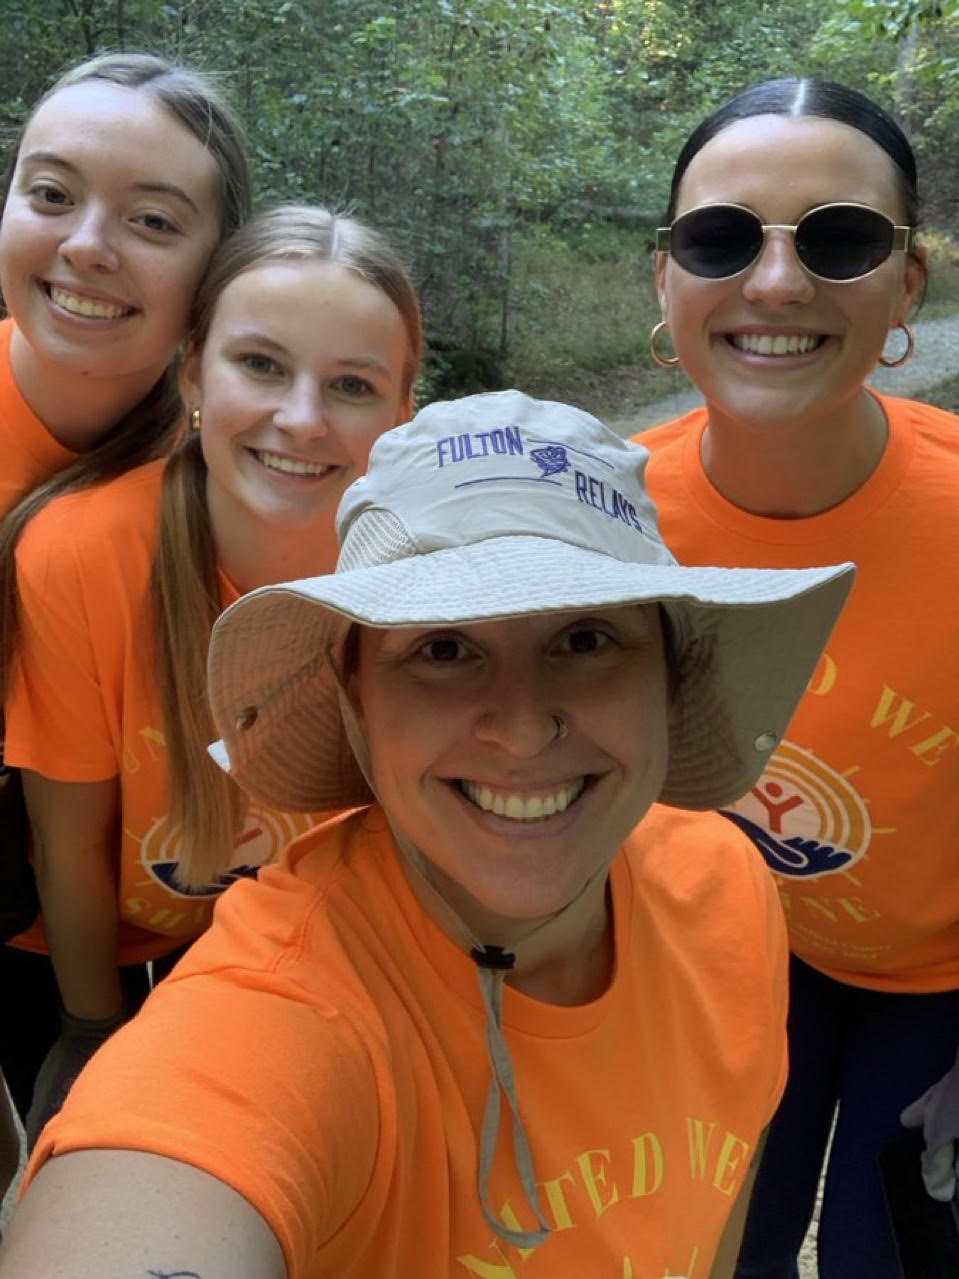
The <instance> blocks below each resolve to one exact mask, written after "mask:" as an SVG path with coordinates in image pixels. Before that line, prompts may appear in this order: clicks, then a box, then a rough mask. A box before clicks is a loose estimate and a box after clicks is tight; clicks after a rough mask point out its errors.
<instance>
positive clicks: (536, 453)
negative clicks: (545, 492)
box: [530, 444, 569, 478]
mask: <svg viewBox="0 0 959 1279" xmlns="http://www.w3.org/2000/svg"><path fill="white" fill-rule="evenodd" d="M530 457H531V458H532V459H533V461H534V462H535V463H536V465H537V466H538V467H539V469H540V470H541V471H542V473H543V477H544V478H545V477H546V476H547V475H562V473H563V472H564V471H568V470H569V458H568V457H567V455H566V450H565V449H564V448H563V446H562V444H549V445H547V446H546V448H542V449H531V450H530Z"/></svg>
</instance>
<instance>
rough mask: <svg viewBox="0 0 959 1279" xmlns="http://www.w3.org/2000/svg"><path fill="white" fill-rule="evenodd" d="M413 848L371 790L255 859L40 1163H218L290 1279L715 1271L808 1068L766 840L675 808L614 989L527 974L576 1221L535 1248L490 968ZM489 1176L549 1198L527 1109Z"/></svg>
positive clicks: (559, 1177) (522, 1092)
mask: <svg viewBox="0 0 959 1279" xmlns="http://www.w3.org/2000/svg"><path fill="white" fill-rule="evenodd" d="M399 856H400V855H399V853H398V852H397V850H396V846H395V844H394V842H393V839H392V836H391V834H390V832H389V828H388V826H387V824H386V820H385V817H384V815H383V812H382V810H381V809H379V808H377V807H373V808H370V809H367V810H363V811H360V812H358V813H354V814H352V815H349V816H347V817H345V818H341V819H338V820H336V821H334V822H331V823H329V824H327V825H326V826H323V827H320V828H319V829H318V830H316V831H313V832H311V833H310V834H308V835H306V836H304V837H303V838H302V839H299V840H297V842H296V843H295V844H294V845H293V846H292V847H291V848H290V849H288V850H287V852H286V853H285V854H284V856H283V858H282V859H281V862H280V864H279V865H277V866H272V867H268V868H267V869H265V870H264V871H263V873H262V874H261V875H260V878H259V880H258V881H249V880H244V881H242V882H240V883H237V884H236V885H234V887H233V888H231V889H230V891H229V893H227V894H226V895H225V897H223V899H222V900H221V901H220V903H219V904H218V906H217V909H216V914H215V917H214V922H213V926H212V927H211V929H210V930H209V931H208V932H207V933H206V934H205V935H204V936H203V937H202V938H201V939H200V940H199V941H198V942H197V943H196V945H195V946H194V947H193V948H192V949H191V951H190V952H189V954H188V955H187V956H186V957H185V958H184V959H183V960H182V961H181V962H180V964H179V965H178V966H177V967H176V969H175V970H174V972H173V974H172V976H171V977H169V978H168V979H167V980H166V981H164V982H163V983H162V984H161V985H160V986H159V987H158V988H157V990H156V991H155V992H154V993H153V995H152V996H151V997H150V999H149V1000H148V1001H147V1003H146V1005H145V1007H144V1009H143V1011H142V1012H141V1013H140V1014H139V1015H138V1016H137V1017H136V1018H135V1019H134V1021H133V1022H131V1023H130V1024H129V1025H128V1026H126V1027H125V1028H124V1029H123V1030H121V1031H119V1032H118V1033H117V1034H116V1035H115V1036H114V1037H113V1038H112V1039H111V1040H110V1041H109V1042H108V1043H107V1044H106V1045H105V1046H104V1048H103V1049H101V1051H100V1052H99V1053H98V1054H97V1056H96V1057H95V1059H94V1060H93V1062H92V1063H91V1065H90V1066H89V1067H88V1068H87V1069H86V1070H85V1071H84V1072H83V1074H82V1075H81V1076H80V1078H79V1080H78V1081H77V1083H76V1084H75V1085H74V1088H73V1090H72V1092H71V1093H70V1096H69V1098H68V1099H67V1103H66V1105H65V1107H64V1109H63V1111H62V1112H61V1113H60V1115H59V1116H58V1117H57V1118H56V1119H55V1120H53V1122H52V1123H50V1124H49V1125H48V1127H47V1128H46V1129H45V1130H44V1132H43V1135H42V1137H41V1139H40V1142H39V1145H38V1147H37V1151H36V1154H35V1156H34V1160H33V1163H32V1165H31V1175H33V1173H35V1171H36V1170H37V1168H38V1167H39V1165H40V1164H41V1163H43V1162H44V1161H45V1160H46V1159H48V1158H49V1157H51V1156H54V1155H60V1154H63V1153H66V1152H67V1151H72V1150H78V1149H90V1148H94V1147H95V1148H101V1149H102V1148H109V1149H131V1150H140V1151H149V1152H154V1153H156V1154H160V1155H164V1156H167V1157H170V1158H174V1159H179V1160H181V1161H183V1162H186V1163H189V1164H192V1165H195V1166H196V1167H198V1168H201V1169H203V1170H205V1171H207V1172H209V1173H211V1174H212V1175H213V1176H215V1177H218V1178H219V1179H220V1180H222V1181H224V1182H226V1183H227V1184H228V1185H230V1186H232V1187H234V1188H235V1189H236V1190H237V1191H238V1192H239V1193H240V1194H242V1195H243V1196H244V1197H245V1198H246V1199H247V1200H248V1201H249V1202H250V1203H252V1204H253V1205H254V1206H255V1207H256V1208H257V1209H258V1210H259V1212H260V1213H261V1214H262V1215H263V1217H264V1218H265V1219H266V1221H267V1222H268V1223H269V1225H270V1227H271V1229H272V1230H273V1231H274V1233H275V1234H276V1236H277V1238H278V1240H279V1241H280V1244H281V1246H282V1248H283V1251H284V1254H285V1256H286V1262H287V1266H288V1273H289V1276H290V1279H320V1276H329V1275H336V1276H337V1279H369V1276H372V1275H376V1276H377V1279H389V1277H391V1276H392V1277H393V1279H411V1276H414V1275H415V1276H416V1279H449V1276H452V1275H461V1276H464V1277H466V1276H473V1277H474V1279H513V1277H514V1276H515V1277H518V1276H522V1279H538V1277H542V1279H556V1276H559V1275H562V1276H573V1275H575V1276H576V1279H621V1277H622V1276H624V1275H635V1276H636V1279H640V1276H642V1277H643V1279H646V1277H647V1276H662V1275H674V1276H688V1279H707V1276H708V1274H709V1270H710V1264H711V1262H712V1260H713V1257H714V1254H715V1250H716V1247H717V1244H718V1241H719V1239H720V1237H721V1235H722V1231H723V1229H724V1226H725V1224H726V1221H727V1219H728V1216H729V1213H730V1210H731V1208H732V1206H733V1204H734V1202H735V1199H736V1196H737V1194H738V1192H739V1190H740V1187H741V1185H742V1182H743V1178H744V1176H745V1173H746V1170H747V1167H748V1164H749V1161H750V1158H751V1155H752V1153H753V1151H754V1149H755V1146H756V1142H757V1140H758V1138H759V1135H760V1133H761V1132H762V1130H763V1128H764V1127H765V1126H766V1124H767V1123H768V1122H769V1119H770V1117H771V1116H772V1114H773V1112H774V1110H775V1109H776V1106H777V1103H778V1100H779V1097H780V1094H781V1091H782V1088H783V1085H784V1081H785V1075H786V1046H785V1006H786V955H787V949H786V938H785V929H784V926H783V921H782V912H781V910H780V908H779V903H778V901H777V899H776V892H775V888H774V886H773V882H772V878H771V877H770V876H769V875H768V873H767V871H766V868H765V866H764V865H763V863H762V860H761V858H760V857H759V856H758V855H757V854H756V852H755V850H754V849H753V847H752V846H751V844H750V843H749V841H748V840H747V839H745V838H744V837H743V836H742V835H741V834H740V833H739V832H738V831H736V830H735V829H734V828H733V827H732V826H731V825H729V823H727V822H724V821H723V820H722V819H721V818H719V817H717V816H716V815H715V814H713V813H706V814H699V813H696V814H694V813H682V812H679V811H677V810H674V809H664V808H659V807H654V809H653V810H651V812H650V813H649V814H648V815H647V817H646V818H645V819H644V821H643V822H642V823H641V824H640V826H639V827H638V828H637V830H636V831H635V832H634V833H633V835H631V836H630V838H629V840H628V841H627V843H626V845H625V846H624V849H623V851H622V852H621V854H620V856H619V857H618V858H617V859H616V861H615V863H614V865H613V869H612V874H611V886H612V901H613V913H614V918H615V947H616V967H615V975H614V978H613V981H612V984H611V985H610V987H609V989H608V990H607V991H606V992H605V993H604V994H603V995H602V996H601V997H600V998H599V999H597V1000H595V1001H593V1002H592V1003H589V1004H585V1005H582V1006H579V1007H559V1006H556V1005H551V1004H545V1003H541V1002H539V1001H537V1000H534V999H531V998H529V997H528V996H526V995H523V994H521V993H519V992H518V991H516V990H513V989H511V988H510V987H508V986H507V987H506V989H505V992H504V1001H503V1026H504V1034H505V1037H506V1041H507V1043H508V1044H509V1046H510V1050H511V1053H512V1056H513V1061H514V1065H515V1070H516V1091H517V1096H518V1099H519V1106H520V1110H521V1113H522V1115H523V1119H524V1124H525V1127H526V1131H527V1133H528V1135H529V1138H530V1143H531V1147H532V1152H533V1159H534V1165H535V1169H536V1175H537V1177H538V1179H539V1182H540V1188H541V1189H540V1194H541V1199H542V1202H543V1205H544V1208H545V1211H546V1215H547V1218H548V1220H549V1221H550V1223H551V1225H552V1227H553V1230H552V1233H551V1235H550V1237H549V1238H548V1239H547V1240H546V1242H545V1243H544V1244H542V1245H541V1246H540V1247H539V1248H536V1249H535V1250H533V1251H530V1252H521V1251H520V1250H519V1249H517V1248H515V1247H514V1246H512V1245H510V1244H508V1243H506V1242H504V1241H503V1240H502V1239H501V1238H499V1237H497V1236H495V1235H494V1233H493V1231H492V1230H491V1229H490V1227H489V1226H488V1225H487V1223H486V1221H485V1220H484V1218H483V1216H482V1211H481V1207H480V1200H479V1194H478V1190H477V1176H478V1173H477V1168H478V1158H479V1137H480V1130H481V1124H482V1116H483V1110H484V1106H485V1102H486V1093H487V1089H488V1086H489V1082H490V1068H489V1064H488V1060H487V1055H486V1047H485V1019H484V1012H483V1004H482V997H481V995H480V989H479V984H478V981H477V977H476V968H475V965H474V964H473V962H472V960H471V959H470V958H469V956H468V955H467V954H466V953H465V952H464V951H462V950H461V949H460V948H459V947H458V946H456V945H455V944H454V943H453V942H452V941H451V940H450V938H449V937H447V936H446V934H445V933H443V932H442V931H441V930H440V929H439V927H438V926H437V925H436V924H435V923H434V921H433V920H432V918H431V917H430V916H429V915H428V914H427V913H426V912H425V911H424V910H423V909H422V907H421V906H420V905H419V903H418V901H417V899H416V898H415V897H414V895H413V893H412V892H411V890H410V888H409V886H408V884H407V881H406V878H405V876H404V874H403V870H402V868H401V866H400V864H399ZM221 1081H226V1082H228V1083H229V1087H222V1086H220V1082H221ZM490 1202H491V1204H492V1205H493V1208H494V1211H495V1212H497V1213H498V1214H501V1216H502V1219H503V1220H504V1221H506V1222H507V1223H509V1224H514V1225H515V1224H516V1222H517V1220H518V1221H520V1222H521V1223H522V1224H523V1225H525V1226H527V1228H528V1227H530V1226H531V1225H532V1224H533V1222H532V1220H531V1213H530V1210H529V1208H528V1206H527V1204H526V1200H525V1198H524V1195H523V1193H522V1190H521V1185H520V1180H519V1176H518V1173H517V1170H516V1167H515V1165H514V1162H513V1156H512V1142H511V1140H510V1136H509V1121H508V1120H506V1121H504V1130H503V1132H502V1133H501V1135H500V1139H499V1143H498V1146H497V1151H496V1158H495V1160H494V1165H493V1171H492V1177H491V1182H490Z"/></svg>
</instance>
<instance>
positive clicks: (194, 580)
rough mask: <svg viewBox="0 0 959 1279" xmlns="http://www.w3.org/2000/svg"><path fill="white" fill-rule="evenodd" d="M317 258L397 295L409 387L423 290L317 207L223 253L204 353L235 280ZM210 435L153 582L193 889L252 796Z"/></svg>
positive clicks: (278, 219) (175, 489)
mask: <svg viewBox="0 0 959 1279" xmlns="http://www.w3.org/2000/svg"><path fill="white" fill-rule="evenodd" d="M297 258H302V259H312V260H315V261H320V262H331V263H335V264H337V265H340V266H343V267H346V268H348V269H349V270H350V271H354V272H355V273H356V274H357V275H359V276H360V277H361V278H362V279H363V280H365V281H366V282H367V283H369V284H372V285H373V286H374V287H375V288H378V289H380V290H381V291H382V292H383V293H384V294H385V295H386V296H387V297H388V298H389V300H390V301H391V302H392V303H393V305H394V306H395V307H396V309H397V311H398V312H399V314H400V317H401V319H402V321H403V326H404V328H405V330H406V336H407V352H406V366H405V369H404V379H403V393H404V395H406V396H409V397H411V396H412V388H413V383H414V381H415V379H416V377H417V374H418V373H419V368H420V362H421V357H422V344H423V319H422V313H421V311H420V304H419V300H418V298H417V294H416V288H415V286H414V284H413V282H412V280H411V278H410V275H409V273H408V272H407V270H406V268H405V266H404V265H403V262H402V260H401V259H400V257H399V255H398V254H397V253H396V251H395V250H394V249H393V247H392V246H391V245H390V243H389V241H388V240H387V239H386V238H385V237H384V236H382V235H381V234H380V233H379V232H377V231H374V230H373V229H372V228H370V227H367V226H365V225H364V224H363V223H362V222H359V221H357V220H356V219H355V218H352V217H349V216H346V215H343V214H337V213H334V212H332V211H330V210H329V209H326V208H322V207H319V206H311V205H292V204H291V205H281V206H279V207H278V208H275V209H270V210H267V211H266V212H263V213H260V214H257V215H256V216H254V217H253V218H251V220H250V221H249V222H248V223H246V224H245V226H243V227H242V228H241V229H240V230H239V231H237V232H236V233H235V234H234V235H233V236H232V237H231V238H230V239H229V240H227V241H226V242H225V243H224V244H222V245H221V246H220V248H219V249H218V250H217V251H216V253H215V254H214V256H213V258H212V260H211V262H210V265H209V268H208V270H207V272H206V275H205V276H204V278H203V281H202V283H201V285H200V288H199V290H198V292H197V295H196V298H195V300H194V304H193V311H192V317H191V325H190V335H189V343H190V347H191V349H192V350H193V351H197V352H198V351H200V350H202V348H203V344H204V342H205V341H206V338H207V334H208V333H209V330H210V325H211V323H212V320H213V316H214V313H215V311H216V307H217V303H218V301H219V299H220V297H221V296H222V294H223V291H224V289H225V288H226V287H227V285H229V284H230V283H231V282H232V281H233V280H235V279H237V277H238V276H241V275H243V274H244V273H245V272H246V271H250V270H253V268H255V267H257V266H260V265H262V264H263V263H265V262H269V261H271V260H274V259H287V260H289V259H297ZM206 474H207V471H206V463H205V461H204V459H203V453H202V450H201V444H200V433H199V432H198V431H191V432H189V433H188V434H187V435H186V436H185V438H184V439H183V440H182V442H181V443H180V445H179V447H178V448H177V450H176V452H175V453H174V454H173V456H172V457H171V458H170V461H169V462H168V463H167V466H166V470H165V472H164V477H163V490H162V496H161V499H160V515H159V530H158V539H157V550H156V555H155V558H154V563H153V575H152V584H151V592H152V599H153V609H154V644H155V648H156V666H157V671H158V674H159V678H160V687H161V695H162V702H163V718H164V733H165V738H166V753H167V768H168V777H169V805H168V813H169V820H170V823H171V826H172V827H173V828H174V829H175V830H176V831H177V835H178V838H179V849H178V854H177V857H178V862H179V868H178V871H177V875H178V878H179V879H180V881H181V883H182V884H183V886H184V887H188V888H199V887H202V886H204V885H206V884H209V883H211V882H213V881H214V880H215V879H216V878H217V876H218V875H221V874H222V873H223V872H224V871H225V870H226V869H227V867H228V866H229V864H230V859H231V857H232V855H233V848H234V843H235V838H236V834H237V833H238V830H239V827H240V823H241V821H242V818H243V812H244V808H245V800H244V797H243V794H242V792H241V791H240V788H239V787H238V786H237V785H236V784H235V783H234V782H232V781H230V779H229V778H228V777H227V775H226V774H225V773H224V772H223V771H222V770H221V769H220V768H218V767H217V765H216V764H214V763H213V761H212V760H211V759H210V757H209V755H208V754H207V749H206V748H207V746H208V744H209V743H210V742H211V741H212V740H213V739H214V737H215V736H216V733H215V731H214V727H213V720H212V716H211V714H210V709H209V703H208V700H207V694H206V653H207V648H208V646H209V641H210V631H211V630H212V628H213V623H214V622H215V621H216V618H217V616H218V614H219V612H220V586H219V581H218V575H217V548H216V544H215V542H214V539H213V530H212V528H211V525H210V519H209V511H208V508H207V501H206Z"/></svg>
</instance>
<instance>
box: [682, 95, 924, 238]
mask: <svg viewBox="0 0 959 1279" xmlns="http://www.w3.org/2000/svg"><path fill="white" fill-rule="evenodd" d="M757 115H780V116H794V117H801V116H819V117H821V118H822V119H824V120H836V121H838V122H839V123H840V124H848V125H849V126H850V127H851V128H853V129H857V130H858V131H859V132H860V133H863V134H865V135H866V137H867V138H870V139H871V140H872V141H873V142H875V143H876V145H877V146H879V147H881V148H882V150H883V151H885V153H886V155H888V156H889V159H890V160H891V161H892V163H893V167H894V168H895V171H896V181H897V184H898V186H899V192H900V195H901V197H902V201H903V206H904V211H905V217H906V222H907V223H908V224H909V225H910V226H915V225H916V224H917V223H918V221H919V188H918V180H917V174H916V157H915V155H914V154H913V151H912V147H911V146H910V145H909V140H908V139H907V137H906V135H905V134H904V133H903V131H902V129H900V127H899V125H898V124H896V122H895V120H894V119H893V118H892V116H891V115H889V113H888V112H887V111H884V110H883V109H882V107H880V106H879V105H878V104H877V103H875V102H873V101H872V99H871V98H867V97H866V95H865V94H864V93H860V92H859V90H858V89H852V88H850V87H849V86H848V85H845V84H839V83H838V82H837V81H835V80H819V79H816V78H815V77H805V76H804V77H798V76H790V77H787V78H785V79H781V80H765V81H763V83H762V84H753V85H750V86H749V88H748V89H744V90H743V91H742V93H738V94H737V95H736V97H734V98H730V100H729V101H728V102H724V103H723V105H722V106H721V107H719V108H718V109H717V110H716V111H714V112H713V113H712V115H710V116H707V117H706V119H705V120H703V121H702V122H701V123H700V124H698V125H697V126H696V128H695V129H694V130H693V131H692V133H691V134H690V135H689V137H688V138H687V139H686V142H685V144H684V145H683V149H682V150H681V151H680V153H679V158H678V160H677V161H676V167H675V168H674V169H673V180H672V185H671V187H670V190H669V206H668V208H667V210H666V219H665V220H666V224H667V225H668V224H669V223H671V222H672V221H673V219H674V218H675V216H676V204H677V199H678V195H679V187H680V184H681V183H682V180H683V177H684V176H685V173H686V170H687V169H688V168H689V165H690V163H691V162H692V160H693V158H694V157H695V156H696V155H697V154H698V153H699V152H700V151H701V150H702V148H703V147H704V146H705V145H706V143H707V142H710V141H711V140H712V139H713V138H714V137H715V136H716V135H717V134H718V133H721V132H722V131H723V129H725V128H727V126H729V125H730V124H734V123H735V122H736V121H737V120H748V119H751V118H752V117H753V116H757Z"/></svg>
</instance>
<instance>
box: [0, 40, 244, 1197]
mask: <svg viewBox="0 0 959 1279" xmlns="http://www.w3.org/2000/svg"><path fill="white" fill-rule="evenodd" d="M249 206H250V174H249V169H248V166H247V161H246V155H245V140H244V137H243V130H242V128H241V127H240V124H239V122H238V120H237V119H236V117H235V115H234V113H233V111H232V110H231V108H230V107H229V105H228V103H227V102H226V100H225V99H224V97H223V95H222V94H221V93H220V91H219V90H218V89H217V88H216V87H215V85H214V84H213V82H212V81H211V80H209V79H208V78H207V77H206V76H204V75H202V74H201V73H199V72H196V71H194V70H191V69H190V68H187V67H183V66H179V65H176V64H173V63H170V62H168V61H166V60H165V59H163V58H158V57H154V56H152V55H148V54H140V53H109V54H103V55H101V56H99V57H95V58H92V59H90V60H88V61H86V62H83V63H81V64H79V65H78V66H75V67H73V68H71V69H70V70H69V71H67V72H66V73H65V74H64V75H62V76H61V77H60V78H59V79H58V80H57V81H56V83H55V84H54V85H53V86H52V88H51V89H50V90H49V91H48V92H47V93H46V94H45V95H44V96H43V97H42V98H41V100H40V101H39V102H38V103H37V104H36V105H35V107H34V108H33V110H32V111H31V112H30V115H29V116H28V118H27V120H26V122H25V124H24V126H23V129H22V130H21V133H20V136H19V138H18V139H17V142H16V144H15V146H14V149H13V153H12V157H11V159H10V162H9V166H8V169H7V172H6V175H5V177H4V178H3V180H2V195H0V290H2V294H3V304H4V306H5V309H6V312H7V318H6V319H4V320H3V321H0V448H2V452H3V467H2V471H0V517H4V516H5V518H0V689H2V688H3V687H5V685H6V682H7V678H8V675H9V671H10V667H11V664H12V661H13V655H14V651H15V648H16V636H17V625H18V613H17V608H16V571H15V563H14V557H15V552H16V547H17V543H18V542H19V540H20V538H21V536H22V534H23V531H24V529H25V528H26V527H27V525H28V524H29V522H30V520H31V519H32V518H33V517H34V516H35V515H36V514H37V512H39V511H40V510H42V509H43V507H44V506H46V505H47V503H48V502H50V501H51V500H52V499H53V498H55V497H56V496H58V495H59V494H63V493H68V492H72V491H76V490H80V489H83V488H88V487H90V486H91V485H94V484H98V483H101V482H102V481H104V480H107V479H110V478H112V477H113V476H116V475H119V474H121V473H122V472H124V471H125V470H128V469H129V468H131V467H133V466H137V465H139V464H141V463H143V462H145V461H147V460H148V459H149V458H153V457H159V456H161V455H162V454H164V453H166V452H168V451H169V449H170V448H171V447H172V444H173V440H174V437H175V435H176V432H177V431H178V430H179V429H180V425H181V415H180V405H179V399H178V396H177V392H176V376H175V371H174V370H173V368H172V362H173V360H174V356H175V353H176V350H177V346H178V344H179V342H180V340H181V338H182V337H183V333H184V330H185V327H186V319H187V312H188V309H189V306H190V301H191V298H192V296H193V293H194V291H195V289H196V286H197V284H198V283H199V280H200V277H201V275H202V273H203V271H204V269H205V268H206V264H207V262H208V260H209V257H210V254H211V253H212V252H213V249H214V248H215V246H216V244H217V243H218V241H219V240H221V239H222V238H223V237H224V236H226V235H229V234H230V233H231V232H232V231H233V230H235V229H236V227H237V226H238V225H239V224H240V223H241V222H242V221H243V219H244V218H245V217H246V216H247V214H248V212H249ZM2 737H3V730H2V722H0V928H2V934H0V935H2V936H3V937H8V936H10V935H11V934H12V933H15V932H16V931H18V930H19V929H20V928H22V927H23V926H24V924H25V922H27V921H28V920H29V918H30V917H31V916H32V914H33V913H34V912H35V908H36V897H35V893H34V889H33V884H32V879H31V877H30V873H29V867H28V866H27V863H26V855H25V845H26V841H27V828H26V821H25V819H24V817H23V806H22V797H21V795H20V781H19V778H18V776H17V774H16V773H15V772H14V771H12V770H10V769H7V768H5V767H4V765H3V755H2ZM25 1006H28V1005H25ZM14 1086H15V1089H17V1087H18V1086H17V1085H16V1084H15V1085H14ZM4 1104H5V1094H4V1093H3V1089H2V1087H0V1107H2V1106H3V1105H4ZM0 1131H5V1132H6V1133H7V1134H8V1140H6V1141H3V1140H2V1139H0V1147H3V1149H4V1150H6V1149H7V1148H9V1149H10V1150H11V1151H13V1147H14V1145H15V1143H13V1142H12V1141H11V1140H10V1139H9V1134H10V1133H11V1132H12V1129H11V1127H10V1126H9V1125H6V1126H4V1125H3V1124H2V1123H0ZM11 1159H12V1160H13V1162H14V1164H15V1155H13V1154H11ZM7 1162H8V1161H7V1159H6V1158H5V1157H4V1155H2V1154H0V1190H2V1188H3V1186H4V1185H5V1184H6V1181H7V1178H6V1176H5V1169H6V1165H7Z"/></svg>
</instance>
